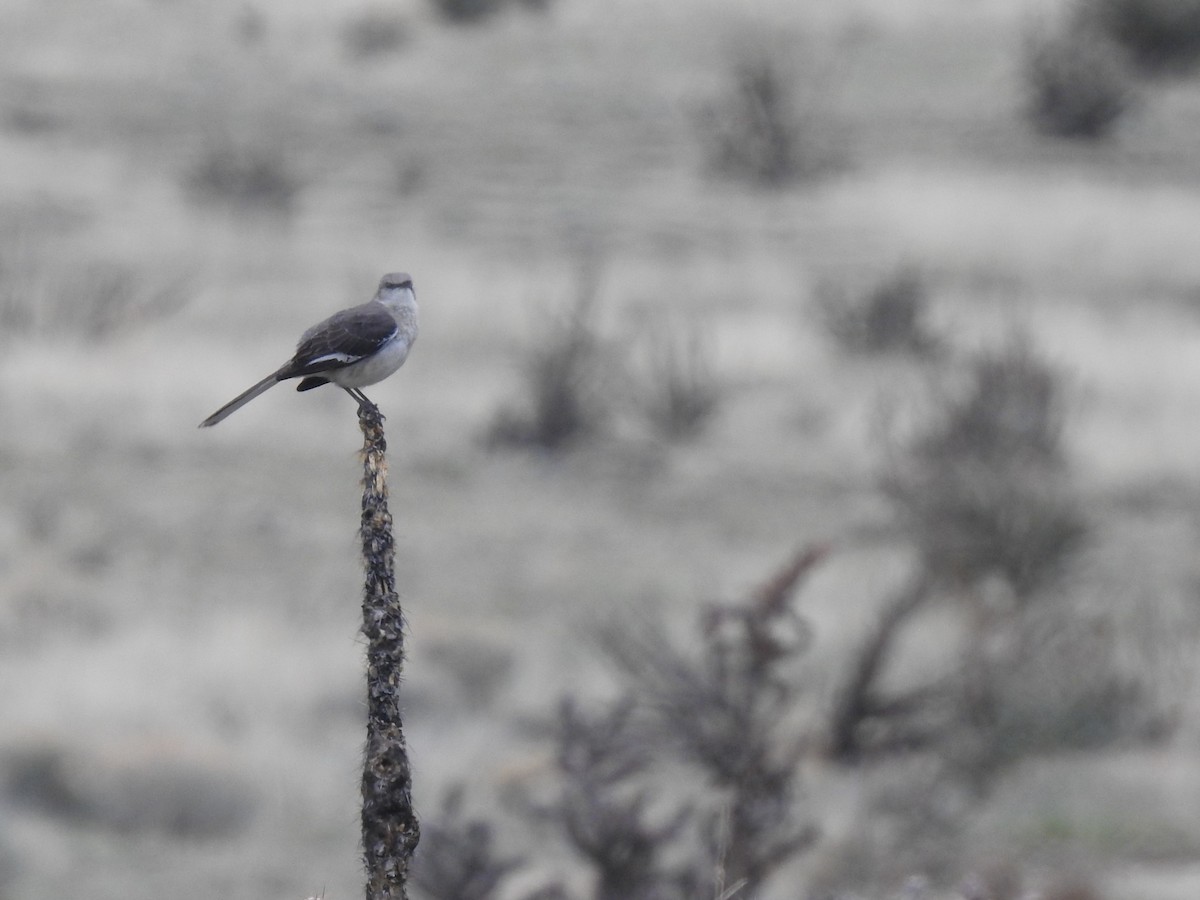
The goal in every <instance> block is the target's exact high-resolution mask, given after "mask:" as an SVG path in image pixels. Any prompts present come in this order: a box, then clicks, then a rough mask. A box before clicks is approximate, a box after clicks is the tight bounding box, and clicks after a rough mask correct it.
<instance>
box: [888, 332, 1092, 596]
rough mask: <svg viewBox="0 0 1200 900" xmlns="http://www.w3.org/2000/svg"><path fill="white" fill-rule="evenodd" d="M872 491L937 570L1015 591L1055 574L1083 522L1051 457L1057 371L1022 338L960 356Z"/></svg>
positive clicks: (1057, 436) (1060, 415)
mask: <svg viewBox="0 0 1200 900" xmlns="http://www.w3.org/2000/svg"><path fill="white" fill-rule="evenodd" d="M939 394H940V396H939V398H938V399H937V400H936V403H937V407H938V408H937V409H936V411H935V412H934V413H933V414H932V416H931V420H930V421H929V422H928V423H927V424H926V425H925V426H924V427H923V428H922V430H921V431H920V432H919V433H917V434H916V435H914V437H913V438H912V440H911V442H910V443H909V445H908V446H907V447H906V448H904V450H903V451H902V452H901V453H900V454H898V455H897V456H896V457H895V458H894V459H893V461H892V463H891V465H890V467H889V470H888V472H887V474H886V475H885V477H884V481H883V484H884V489H885V491H886V493H887V494H888V496H889V497H890V498H891V500H892V501H893V503H894V504H895V507H896V510H897V513H898V514H899V516H900V519H901V521H902V522H903V523H904V524H905V525H906V531H907V533H908V534H910V535H911V536H912V537H913V539H914V540H915V542H916V543H917V545H918V547H919V548H920V550H921V552H922V555H923V558H924V561H925V565H926V567H927V568H928V569H929V570H930V571H931V572H932V573H933V574H934V575H935V576H937V577H938V578H940V579H944V580H949V581H951V582H958V583H961V582H967V583H970V582H974V581H977V580H979V579H981V578H986V577H989V576H992V575H998V576H999V577H1001V578H1003V579H1005V580H1006V581H1007V582H1008V583H1010V584H1011V585H1012V587H1013V589H1014V590H1015V591H1016V592H1017V594H1018V595H1019V596H1021V597H1026V596H1028V595H1030V594H1031V593H1032V592H1033V591H1034V590H1035V589H1037V588H1039V587H1041V586H1043V585H1044V584H1046V583H1048V582H1049V581H1050V580H1052V579H1053V578H1054V577H1055V576H1056V575H1057V574H1059V573H1060V572H1061V570H1062V568H1063V565H1064V564H1065V563H1066V561H1067V560H1068V559H1069V558H1070V557H1071V555H1072V554H1073V553H1074V552H1075V551H1076V550H1077V549H1078V548H1079V547H1080V546H1081V544H1082V541H1083V538H1084V536H1085V534H1086V530H1087V527H1086V521H1085V517H1084V514H1083V511H1082V509H1081V506H1080V498H1079V497H1078V494H1077V492H1076V491H1075V488H1074V485H1073V483H1072V481H1071V478H1070V473H1069V472H1068V471H1067V468H1066V465H1065V462H1064V460H1063V455H1062V450H1061V435H1062V427H1063V421H1064V408H1065V407H1064V401H1063V391H1062V378H1061V376H1060V375H1059V373H1058V372H1056V371H1055V370H1054V369H1053V368H1052V367H1050V366H1049V365H1048V364H1047V363H1045V362H1044V361H1043V360H1042V359H1041V358H1040V357H1038V356H1037V355H1036V354H1035V353H1034V352H1033V351H1032V350H1031V349H1030V348H1029V345H1028V342H1027V341H1024V340H1021V339H1014V340H1013V341H1011V342H1010V343H1009V344H1008V346H1006V347H1003V348H1001V349H1000V350H998V351H993V350H985V351H982V352H980V353H977V354H975V355H974V356H973V357H972V358H971V359H970V360H969V361H968V363H967V371H966V378H965V383H964V384H962V385H959V386H957V387H955V386H953V385H952V386H950V387H949V388H942V389H940V390H939Z"/></svg>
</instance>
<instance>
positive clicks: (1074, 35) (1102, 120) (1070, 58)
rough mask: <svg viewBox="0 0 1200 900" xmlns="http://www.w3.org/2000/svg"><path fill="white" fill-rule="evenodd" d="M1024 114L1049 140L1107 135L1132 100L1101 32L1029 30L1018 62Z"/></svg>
mask: <svg viewBox="0 0 1200 900" xmlns="http://www.w3.org/2000/svg"><path fill="white" fill-rule="evenodd" d="M1023 75H1024V80H1025V91H1026V101H1025V112H1026V115H1027V116H1028V118H1029V121H1030V122H1031V123H1032V124H1033V127H1034V128H1035V129H1036V130H1037V131H1039V132H1041V133H1042V134H1047V135H1051V136H1053V137H1064V138H1078V139H1084V140H1095V139H1098V138H1103V137H1107V136H1108V135H1109V134H1111V133H1112V130H1113V128H1114V127H1115V126H1116V125H1117V123H1118V121H1119V120H1120V119H1121V117H1122V116H1124V115H1125V114H1126V113H1127V112H1128V111H1129V110H1130V109H1132V108H1133V107H1134V106H1135V105H1136V103H1137V100H1138V87H1137V83H1136V80H1135V78H1134V75H1133V72H1132V70H1131V69H1130V66H1129V64H1128V62H1127V61H1126V58H1125V56H1124V54H1123V53H1122V52H1121V48H1120V47H1119V46H1118V45H1117V44H1116V43H1115V42H1114V41H1113V40H1112V39H1110V38H1109V37H1107V36H1106V35H1105V34H1104V33H1102V32H1101V31H1098V30H1096V29H1094V28H1089V27H1083V26H1080V25H1079V24H1078V23H1077V22H1075V23H1068V24H1067V25H1065V26H1063V27H1061V28H1059V29H1057V30H1054V29H1052V30H1050V31H1046V30H1044V29H1039V30H1031V31H1030V32H1029V33H1028V34H1027V35H1026V39H1025V52H1024V60H1023Z"/></svg>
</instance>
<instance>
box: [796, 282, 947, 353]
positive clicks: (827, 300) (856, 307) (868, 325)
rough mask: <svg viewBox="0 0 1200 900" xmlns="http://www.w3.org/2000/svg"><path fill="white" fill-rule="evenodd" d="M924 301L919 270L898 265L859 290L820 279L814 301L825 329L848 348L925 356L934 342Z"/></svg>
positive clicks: (934, 346)
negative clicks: (821, 281)
mask: <svg viewBox="0 0 1200 900" xmlns="http://www.w3.org/2000/svg"><path fill="white" fill-rule="evenodd" d="M929 300H930V288H929V281H928V279H927V278H926V276H925V274H924V273H923V272H922V271H921V270H920V269H918V268H916V267H914V266H910V265H904V266H900V267H898V268H897V269H895V270H894V271H893V272H891V273H889V274H887V275H885V276H884V277H883V278H881V279H879V280H878V281H876V282H875V283H874V284H873V285H871V286H870V287H868V288H867V289H866V290H864V291H861V292H859V293H853V292H852V291H851V290H850V289H848V288H847V287H846V286H845V285H840V284H833V283H830V282H826V283H823V284H822V285H820V286H819V287H818V289H817V297H816V304H817V312H818V315H819V316H820V319H821V322H822V324H823V325H824V326H825V329H826V330H827V331H828V332H829V334H830V335H831V336H832V337H833V339H834V340H835V341H836V342H837V343H838V345H839V346H841V347H842V348H843V349H845V350H847V351H849V352H851V353H864V354H876V353H908V354H912V355H914V356H928V355H931V354H932V353H933V352H934V351H936V350H937V349H938V347H939V346H940V342H939V340H938V339H937V337H936V336H935V335H934V334H933V331H932V330H931V329H930V327H929V323H928V316H929Z"/></svg>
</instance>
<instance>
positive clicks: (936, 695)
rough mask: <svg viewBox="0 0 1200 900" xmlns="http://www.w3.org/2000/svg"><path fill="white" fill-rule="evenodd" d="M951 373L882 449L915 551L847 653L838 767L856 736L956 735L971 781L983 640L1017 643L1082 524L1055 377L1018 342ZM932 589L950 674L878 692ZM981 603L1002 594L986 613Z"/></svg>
mask: <svg viewBox="0 0 1200 900" xmlns="http://www.w3.org/2000/svg"><path fill="white" fill-rule="evenodd" d="M963 368H964V370H963V371H962V372H961V373H959V375H960V377H959V378H958V379H955V378H954V377H953V373H952V372H949V371H945V372H942V373H940V375H941V379H940V380H939V382H938V386H937V388H936V390H935V392H934V401H933V408H932V410H931V411H930V412H929V414H928V415H927V416H926V417H925V420H924V421H923V422H921V423H920V424H919V425H918V426H917V427H916V428H915V429H914V431H913V433H912V434H911V435H910V436H909V437H908V439H907V440H906V441H905V442H904V443H903V445H902V446H900V447H899V448H898V449H896V450H894V451H893V453H892V458H891V460H890V461H889V464H888V466H887V469H886V472H885V474H884V477H883V479H882V486H883V488H884V491H885V492H886V494H887V496H888V497H889V498H890V499H891V501H892V503H893V506H894V508H895V511H896V515H897V518H898V520H899V522H900V524H901V526H902V527H903V533H904V534H905V535H906V536H907V539H908V540H909V541H911V542H912V544H913V545H914V549H915V550H916V551H917V555H918V564H917V570H916V572H915V573H914V574H913V576H912V577H911V578H910V579H909V582H908V583H907V584H906V585H905V586H904V587H902V588H901V589H899V590H897V591H896V592H895V593H894V595H893V596H892V597H891V598H890V599H889V600H888V602H887V603H886V604H885V606H884V608H883V611H882V613H881V614H880V617H879V621H878V623H877V625H876V627H875V628H874V629H873V630H872V632H871V633H870V634H869V635H868V638H867V639H866V640H865V641H864V642H863V644H862V646H861V648H860V649H859V650H858V651H857V652H856V653H855V654H854V655H853V656H852V658H851V660H850V662H849V665H848V666H847V675H846V677H845V679H844V681H843V684H842V687H841V689H840V690H839V692H838V695H837V698H836V700H835V703H834V705H833V709H832V713H831V718H830V731H829V740H830V750H831V752H832V754H833V755H834V756H835V757H836V758H839V759H842V760H847V761H849V760H853V759H856V758H858V757H859V756H860V755H861V754H862V752H863V751H864V749H866V748H865V747H864V741H865V740H866V739H867V736H868V735H870V736H871V737H872V742H873V746H872V748H871V749H874V750H876V751H878V750H880V749H898V748H909V749H911V748H912V747H914V746H920V745H922V744H927V743H930V742H942V743H943V744H945V743H946V742H950V743H962V744H964V745H965V746H966V747H967V748H968V750H966V751H964V752H963V753H962V755H963V756H964V757H965V758H966V759H967V760H968V762H967V763H966V765H967V767H968V768H973V769H975V770H977V772H978V774H979V776H980V778H984V777H986V775H988V774H990V769H988V759H990V758H991V757H989V755H988V754H989V753H990V752H991V751H992V750H993V749H994V744H995V743H996V739H997V734H996V733H995V729H996V728H997V726H998V719H997V717H998V715H999V712H998V710H999V706H1000V704H1001V698H1000V696H999V693H1000V691H1001V688H1000V685H999V683H998V678H999V673H1000V671H1002V666H1000V667H998V666H997V664H996V661H995V660H993V659H992V658H991V657H990V655H989V653H988V652H987V648H988V647H989V646H992V645H994V644H995V643H996V642H997V638H998V637H1000V636H1001V635H1003V636H1004V637H1005V638H1007V640H1006V641H1003V642H1001V643H1006V644H1008V645H1010V646H1011V645H1013V644H1014V643H1015V644H1016V645H1017V646H1019V645H1020V640H1021V637H1022V633H1021V631H1020V629H1019V627H1018V626H1019V624H1020V622H1021V621H1022V620H1021V616H1022V614H1023V613H1024V612H1026V611H1027V610H1029V609H1037V608H1038V607H1046V606H1049V605H1052V604H1053V603H1054V602H1055V601H1056V600H1057V599H1058V598H1059V596H1060V595H1058V594H1055V593H1054V592H1053V591H1052V590H1051V588H1052V587H1055V586H1056V585H1057V584H1058V579H1059V577H1060V576H1061V575H1062V574H1064V572H1065V571H1066V569H1067V566H1068V564H1069V563H1070V562H1071V561H1072V560H1073V558H1074V556H1075V553H1076V551H1078V550H1079V548H1080V547H1081V546H1082V544H1083V541H1084V539H1085V537H1086V535H1087V530H1088V521H1087V517H1086V516H1085V514H1084V511H1083V507H1082V501H1081V498H1080V496H1079V494H1078V492H1077V490H1076V488H1075V485H1074V482H1073V480H1072V478H1071V473H1070V471H1069V469H1068V467H1067V465H1066V461H1065V455H1064V453H1063V450H1062V446H1061V438H1062V429H1063V422H1064V415H1065V412H1064V410H1065V403H1064V398H1063V388H1062V376H1061V375H1060V374H1059V373H1058V372H1057V371H1055V370H1054V369H1053V368H1052V367H1051V366H1049V365H1048V364H1047V363H1046V362H1045V361H1043V360H1042V359H1041V358H1040V357H1039V356H1038V355H1037V354H1036V353H1034V352H1033V351H1032V350H1031V349H1030V348H1029V346H1028V342H1027V341H1023V340H1020V339H1016V340H1013V341H1012V342H1010V343H1009V344H1008V345H1007V346H1005V347H1002V348H1001V349H999V350H985V351H981V352H978V353H976V354H974V355H973V356H971V357H970V358H969V359H968V360H967V362H966V364H965V366H964V367H963ZM935 595H938V596H944V597H946V598H947V599H949V598H953V599H955V600H956V601H957V602H959V603H960V604H962V605H963V606H964V611H965V612H966V613H967V614H968V616H967V620H968V621H969V622H970V623H971V625H970V627H969V628H968V633H967V634H966V635H965V637H966V641H967V650H966V652H965V653H964V658H963V661H962V664H961V667H960V670H959V671H957V672H956V673H954V676H953V677H952V678H949V679H947V680H946V682H945V683H942V684H932V685H928V686H925V687H922V688H919V689H916V690H915V691H913V692H911V693H910V694H909V695H906V696H900V697H884V696H881V695H880V691H879V685H878V683H879V681H880V678H881V676H882V674H883V672H884V669H885V664H886V662H887V659H888V656H889V654H890V652H891V648H892V647H893V646H894V644H895V642H896V640H897V638H898V637H899V635H900V634H901V633H902V631H903V629H904V628H905V626H906V625H907V624H908V623H909V621H910V620H911V618H912V616H913V614H914V613H915V612H916V611H917V610H918V609H919V608H920V607H921V606H922V605H923V604H925V603H926V602H927V601H928V599H929V598H930V597H932V596H935ZM989 597H1002V598H1003V601H1002V603H1000V604H999V607H1001V609H1000V611H999V612H998V611H997V609H993V608H991V606H992V605H993V604H992V602H991V601H990V600H989ZM1079 699H1080V700H1081V702H1085V701H1086V702H1085V705H1086V703H1090V702H1091V698H1079ZM947 713H949V714H947ZM963 725H965V726H966V729H967V731H968V735H967V737H966V739H962V735H961V733H960V732H961V728H960V726H963ZM985 735H987V737H985ZM981 748H982V749H981ZM985 751H986V752H985Z"/></svg>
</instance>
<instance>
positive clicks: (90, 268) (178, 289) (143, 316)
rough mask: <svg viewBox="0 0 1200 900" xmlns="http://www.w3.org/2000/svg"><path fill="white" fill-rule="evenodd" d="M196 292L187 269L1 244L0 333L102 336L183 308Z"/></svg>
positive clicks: (75, 336)
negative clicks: (70, 257) (64, 260)
mask: <svg viewBox="0 0 1200 900" xmlns="http://www.w3.org/2000/svg"><path fill="white" fill-rule="evenodd" d="M194 293H195V285H194V283H193V279H192V278H191V277H190V276H188V275H186V274H182V273H178V272H175V273H157V274H155V273H149V272H146V271H145V270H143V269H141V268H139V267H137V266H134V265H132V264H129V263H124V262H118V261H116V260H86V261H80V262H77V263H75V264H73V265H70V266H63V265H61V264H59V263H58V262H56V261H54V260H52V259H48V258H44V257H43V256H42V255H41V254H40V253H38V252H36V251H32V250H29V249H28V248H22V247H21V246H19V245H17V246H9V247H7V248H5V249H4V250H0V339H2V338H3V337H4V336H13V335H36V336H38V337H40V338H46V339H64V338H78V337H87V338H93V339H100V338H105V337H108V336H110V335H112V334H114V333H116V332H118V331H120V330H122V329H124V328H128V327H133V326H136V325H138V324H141V323H144V322H148V321H152V320H154V319H159V318H163V317H165V316H168V315H171V314H173V313H175V312H177V311H178V310H180V309H182V308H183V307H184V306H186V305H187V303H188V302H190V300H191V299H192V296H193V295H194Z"/></svg>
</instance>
